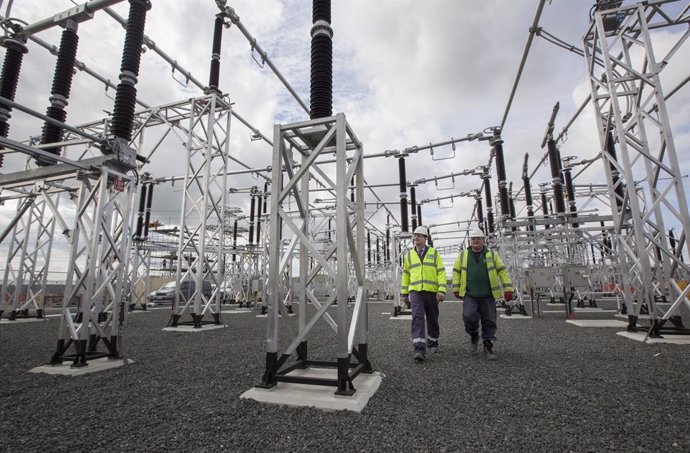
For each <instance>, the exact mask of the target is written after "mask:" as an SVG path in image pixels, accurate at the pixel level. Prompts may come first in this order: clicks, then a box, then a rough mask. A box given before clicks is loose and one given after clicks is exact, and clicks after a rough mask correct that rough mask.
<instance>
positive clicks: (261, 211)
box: [256, 182, 268, 245]
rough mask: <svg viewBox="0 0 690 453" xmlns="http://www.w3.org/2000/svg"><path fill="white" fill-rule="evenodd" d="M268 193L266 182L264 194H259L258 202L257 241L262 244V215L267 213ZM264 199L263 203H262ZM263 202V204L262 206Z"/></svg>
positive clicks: (257, 196)
mask: <svg viewBox="0 0 690 453" xmlns="http://www.w3.org/2000/svg"><path fill="white" fill-rule="evenodd" d="M267 193H268V183H267V182H266V183H264V191H263V193H262V194H257V195H256V198H257V204H256V243H257V245H261V217H262V216H263V215H265V214H266V194H267ZM262 201H263V203H262ZM262 204H263V206H262Z"/></svg>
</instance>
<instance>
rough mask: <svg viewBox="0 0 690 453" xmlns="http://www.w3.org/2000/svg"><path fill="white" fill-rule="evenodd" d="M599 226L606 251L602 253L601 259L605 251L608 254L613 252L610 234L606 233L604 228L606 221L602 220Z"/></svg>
mask: <svg viewBox="0 0 690 453" xmlns="http://www.w3.org/2000/svg"><path fill="white" fill-rule="evenodd" d="M599 225H601V237H602V242H603V243H604V249H603V250H602V252H601V257H602V258H603V257H604V250H606V251H607V252H609V253H610V252H611V246H612V244H611V238H610V237H609V235H608V233H607V232H606V229H605V228H604V221H603V220H601V221H600V222H599Z"/></svg>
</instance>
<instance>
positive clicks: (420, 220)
mask: <svg viewBox="0 0 690 453" xmlns="http://www.w3.org/2000/svg"><path fill="white" fill-rule="evenodd" d="M417 223H419V224H420V225H421V224H422V205H421V204H418V205H417Z"/></svg>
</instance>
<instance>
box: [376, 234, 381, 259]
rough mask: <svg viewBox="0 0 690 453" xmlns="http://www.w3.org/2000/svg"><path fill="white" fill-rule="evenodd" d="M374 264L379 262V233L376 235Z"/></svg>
mask: <svg viewBox="0 0 690 453" xmlns="http://www.w3.org/2000/svg"><path fill="white" fill-rule="evenodd" d="M376 264H381V246H380V244H379V235H378V234H377V235H376Z"/></svg>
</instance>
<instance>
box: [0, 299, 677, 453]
mask: <svg viewBox="0 0 690 453" xmlns="http://www.w3.org/2000/svg"><path fill="white" fill-rule="evenodd" d="M389 311H392V304H369V324H370V326H369V333H370V342H369V349H370V357H371V360H372V363H373V365H374V368H375V369H376V370H377V371H380V372H381V373H383V374H384V375H385V376H384V379H383V382H382V384H381V387H380V388H379V390H378V392H377V393H376V394H375V395H374V396H373V397H372V399H371V400H370V401H369V404H368V405H367V407H366V408H365V409H364V411H363V412H362V413H361V414H357V413H353V412H347V411H336V412H325V411H320V410H316V409H313V408H290V407H284V406H276V405H267V404H262V403H257V402H255V401H251V400H241V399H240V398H239V396H240V395H241V394H242V393H243V392H244V391H246V390H248V389H249V388H251V387H252V385H254V383H256V382H257V381H258V380H259V378H260V377H261V374H262V371H263V364H264V354H263V350H262V344H263V341H264V339H265V325H266V319H260V318H256V317H254V316H253V315H224V317H223V320H224V322H226V323H227V324H228V325H229V327H228V328H227V329H219V330H212V331H208V332H202V333H195V334H185V333H178V332H163V331H161V329H162V328H163V327H164V326H165V325H166V323H167V321H168V318H169V312H168V311H167V310H156V311H151V312H150V313H147V314H136V315H132V316H130V317H129V323H128V326H127V329H126V339H125V344H126V353H127V355H128V357H129V358H131V359H133V360H135V361H136V363H134V364H131V365H128V366H126V367H121V368H118V369H115V370H110V371H105V372H101V373H93V374H90V375H84V376H78V377H67V376H50V375H47V374H34V373H29V372H28V370H29V369H31V368H33V367H36V366H39V365H41V364H43V363H44V362H45V361H46V360H47V359H48V358H49V357H50V355H51V353H52V352H53V349H54V346H55V342H56V331H57V327H58V323H57V320H56V319H55V318H53V319H51V320H50V321H48V322H43V323H31V324H21V325H19V324H18V325H11V326H8V325H2V326H0V357H1V361H0V397H1V398H0V433H2V436H0V451H1V452H12V453H15V452H42V451H45V452H63V451H64V452H114V451H142V452H144V451H145V452H159V451H184V452H187V451H190V452H216V451H241V452H244V451H275V452H278V451H280V452H287V451H290V452H292V451H324V450H326V449H328V450H329V452H336V451H372V452H382V451H396V452H398V451H405V452H411V451H433V452H444V451H448V452H452V451H472V452H479V451H491V452H498V451H506V452H522V451H525V452H530V453H535V452H570V451H576V452H608V451H617V452H638V451H642V452H688V451H690V385H689V384H690V375H689V373H690V346H687V345H686V346H678V345H664V344H658V345H650V344H641V343H638V342H635V341H632V340H628V339H625V338H622V337H620V336H617V335H616V334H615V332H616V331H617V329H615V328H614V329H612V328H579V327H575V326H572V325H568V324H566V323H564V321H563V316H551V317H544V318H540V319H532V320H504V319H499V332H498V334H499V342H498V343H497V345H496V351H497V353H498V354H499V356H500V358H499V360H498V361H496V362H488V361H487V360H486V359H485V358H484V357H482V356H480V357H476V356H471V355H470V354H469V353H468V352H467V347H468V340H467V337H466V335H465V334H464V331H463V328H462V316H461V305H460V304H458V303H444V304H442V306H441V341H442V351H441V353H439V354H436V355H434V356H430V357H429V360H427V361H426V362H425V363H422V364H417V363H414V362H413V360H412V346H411V341H410V336H409V322H405V321H392V320H389V315H387V314H386V315H384V314H382V313H383V312H389ZM610 316H611V314H608V317H610ZM285 319H286V318H282V319H281V322H284V321H283V320H285ZM287 322H296V318H289V319H288V320H287ZM330 332H331V331H330V329H329V328H328V327H327V326H326V325H325V323H323V322H322V323H320V325H319V326H317V329H316V330H315V331H314V334H313V335H312V336H310V338H309V340H310V357H311V358H314V359H317V358H323V359H329V360H333V358H334V355H329V354H332V352H333V350H334V346H332V344H333V343H334V338H333V336H332V335H331V334H330ZM355 382H356V381H355Z"/></svg>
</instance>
